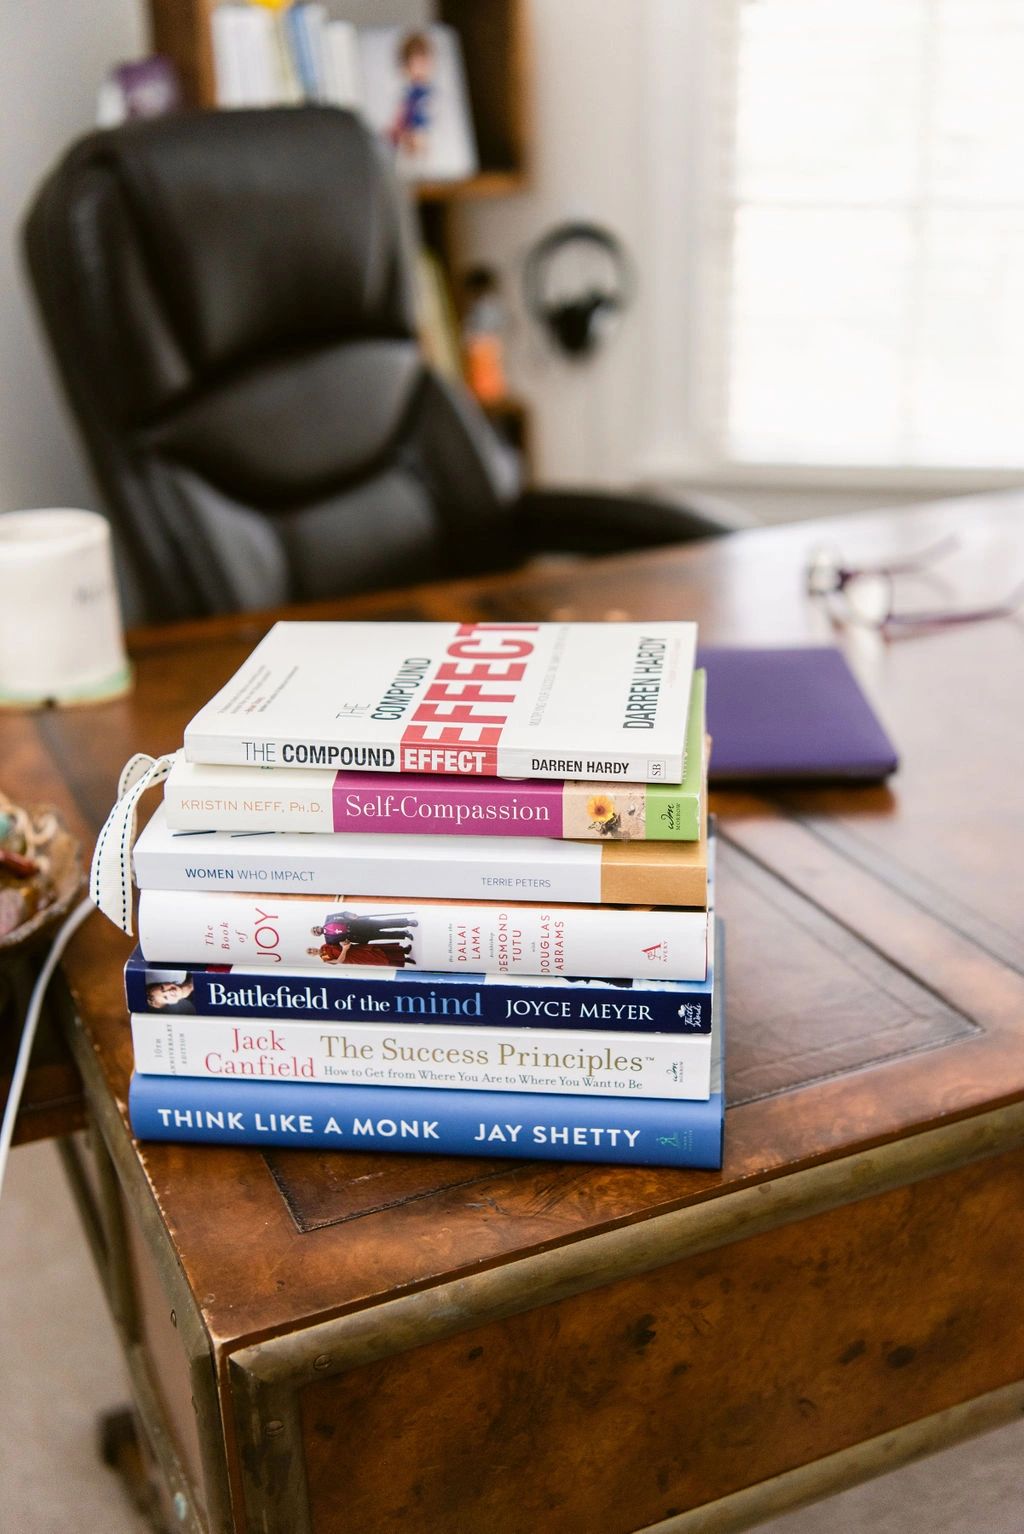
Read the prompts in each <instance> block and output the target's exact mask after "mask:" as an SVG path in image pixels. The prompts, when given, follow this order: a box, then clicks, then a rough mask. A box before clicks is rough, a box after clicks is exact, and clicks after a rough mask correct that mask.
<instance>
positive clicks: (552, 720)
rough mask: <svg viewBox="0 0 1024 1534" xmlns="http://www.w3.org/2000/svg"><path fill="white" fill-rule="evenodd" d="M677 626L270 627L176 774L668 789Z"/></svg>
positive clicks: (680, 703) (192, 736)
mask: <svg viewBox="0 0 1024 1534" xmlns="http://www.w3.org/2000/svg"><path fill="white" fill-rule="evenodd" d="M696 644H697V628H696V624H693V623H289V622H282V623H277V624H275V625H274V627H273V628H272V629H271V630H270V632H269V633H268V634H267V636H266V638H265V639H263V640H262V641H261V642H260V643H259V644H258V645H257V646H256V648H255V650H254V651H253V652H252V654H251V655H250V656H249V658H248V660H247V661H246V662H245V664H244V665H243V666H241V667H240V668H239V670H238V671H237V672H236V673H235V675H234V676H233V677H232V678H231V680H230V681H229V682H228V683H227V684H226V686H224V687H222V688H221V690H220V692H218V693H217V694H216V696H215V697H213V698H212V699H211V700H210V702H209V703H207V704H206V705H205V707H204V708H201V709H200V711H199V713H198V714H196V716H195V718H194V719H193V720H192V721H191V723H190V724H189V725H188V726H187V728H186V730H185V756H186V759H187V760H188V761H190V762H211V763H223V764H225V765H227V766H234V765H237V764H239V763H245V764H248V765H251V766H263V767H266V766H275V767H322V768H326V769H330V770H335V771H338V770H340V771H361V772H365V771H368V770H369V771H374V772H417V773H421V772H432V773H433V772H436V773H449V774H455V775H459V776H472V777H510V778H583V779H595V780H600V781H615V780H621V781H622V782H637V783H678V782H679V781H680V780H681V779H682V777H683V774H684V767H685V744H684V743H685V738H686V719H687V711H688V707H689V699H690V689H691V685H692V681H693V670H694V659H695V654H696Z"/></svg>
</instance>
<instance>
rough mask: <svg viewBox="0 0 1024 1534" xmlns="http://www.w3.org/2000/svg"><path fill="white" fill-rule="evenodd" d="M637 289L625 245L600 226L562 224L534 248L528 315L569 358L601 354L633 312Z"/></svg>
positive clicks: (527, 279) (528, 270)
mask: <svg viewBox="0 0 1024 1534" xmlns="http://www.w3.org/2000/svg"><path fill="white" fill-rule="evenodd" d="M592 272H593V275H591V273H592ZM635 285H636V284H635V279H634V275H633V266H632V262H631V261H630V259H629V257H628V255H627V254H626V250H625V247H624V246H623V244H622V242H621V240H619V239H617V238H616V236H615V235H614V234H612V232H611V230H609V229H603V228H602V227H601V226H600V225H599V224H587V223H568V224H558V225H557V226H556V227H555V228H554V229H551V230H549V231H548V233H547V234H544V235H542V236H541V238H540V239H539V240H538V241H537V243H536V244H535V245H534V246H533V247H532V248H531V249H530V251H529V252H528V254H527V257H526V263H525V265H524V267H523V297H524V299H525V301H526V308H527V311H528V312H529V314H530V315H531V317H532V318H533V319H534V320H536V322H537V324H538V325H539V326H540V327H541V329H542V330H543V331H544V332H545V333H546V335H547V337H548V339H549V341H551V343H552V345H554V346H555V347H556V348H557V349H558V350H559V351H560V352H562V353H563V354H564V355H565V356H567V357H575V358H582V357H587V356H590V355H591V354H592V353H593V352H594V351H596V349H597V347H598V345H599V344H600V342H601V341H602V340H603V339H604V337H605V335H606V334H607V333H608V330H609V329H610V327H611V323H612V321H613V320H614V319H615V318H616V316H618V315H619V314H622V313H623V312H624V310H626V309H627V308H628V307H629V304H630V302H631V301H632V298H633V291H634V288H635Z"/></svg>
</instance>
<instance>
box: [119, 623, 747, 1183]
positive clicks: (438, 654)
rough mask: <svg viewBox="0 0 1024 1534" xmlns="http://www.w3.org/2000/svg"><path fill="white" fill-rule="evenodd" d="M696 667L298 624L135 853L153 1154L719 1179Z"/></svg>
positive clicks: (493, 632)
mask: <svg viewBox="0 0 1024 1534" xmlns="http://www.w3.org/2000/svg"><path fill="white" fill-rule="evenodd" d="M695 647H696V631H695V627H694V625H693V624H688V623H651V624H626V623H623V624H520V623H508V624H503V623H467V624H443V623H431V624H422V623H394V624H372V623H368V624H359V623H279V624H277V625H276V626H275V627H274V628H273V629H272V630H271V632H270V633H269V634H268V635H267V637H266V638H265V639H264V640H263V641H262V642H261V643H260V644H259V645H258V646H257V648H256V649H255V651H254V652H253V654H252V655H251V656H250V657H249V659H248V661H247V662H246V663H245V664H244V665H243V666H242V667H241V669H240V670H239V671H238V672H237V673H236V675H235V676H234V677H233V678H232V679H231V681H230V682H229V683H228V684H227V685H226V686H225V687H224V688H222V689H221V691H220V692H219V693H217V695H216V696H215V697H214V698H213V699H212V700H211V701H210V703H208V704H207V705H206V706H205V707H204V708H203V709H202V710H201V711H200V712H199V714H197V715H196V717H195V718H194V719H193V720H192V722H191V724H190V725H189V726H188V728H187V730H186V732H185V742H184V753H183V755H182V757H180V758H179V760H178V761H177V762H176V763H175V765H174V767H173V768H172V770H171V773H170V776H169V777H168V778H167V780H166V784H165V793H164V803H163V804H162V805H161V806H160V807H159V808H158V810H157V811H156V813H155V814H154V816H153V818H152V820H151V821H150V823H149V825H148V826H147V827H146V829H145V830H144V832H143V833H142V835H141V836H140V838H139V840H138V842H137V844H136V847H135V852H134V859H135V876H136V882H137V884H138V886H139V889H140V896H139V948H138V949H137V950H136V952H135V953H134V954H133V955H132V957H131V959H130V960H129V962H128V965H127V970H126V977H125V979H126V989H127V998H128V1005H129V1010H130V1012H131V1015H132V1031H133V1040H134V1048H135V1075H134V1078H133V1081H132V1087H131V1093H130V1112H131V1121H132V1126H133V1129H134V1131H135V1133H136V1134H137V1135H138V1137H139V1138H140V1139H167V1140H193V1141H225V1142H234V1143H239V1144H262V1145H288V1146H304V1147H307V1148H323V1147H333V1148H337V1149H339V1150H344V1149H356V1150H403V1151H420V1152H435V1153H443V1154H449V1155H451V1154H459V1155H470V1154H476V1155H486V1156H502V1155H504V1156H518V1157H528V1156H534V1157H548V1158H551V1159H574V1160H580V1161H608V1162H625V1163H633V1164H641V1165H678V1166H703V1167H717V1166H719V1165H720V1164H721V1144H722V1110H723V1099H722V1089H721V1068H722V1065H721V1045H722V1011H723V1007H722V994H723V953H722V935H721V931H720V924H719V926H718V928H717V930H716V923H715V921H714V916H713V910H712V906H713V901H712V898H711V877H710V876H711V865H712V853H713V837H709V834H708V823H707V795H706V785H707V766H708V742H707V737H706V733H705V681H704V676H703V673H702V672H700V671H698V670H696V669H695ZM332 891H344V893H340V894H339V893H330V892H332Z"/></svg>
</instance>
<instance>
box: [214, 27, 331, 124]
mask: <svg viewBox="0 0 1024 1534" xmlns="http://www.w3.org/2000/svg"><path fill="white" fill-rule="evenodd" d="M210 34H211V41H212V45H213V62H214V82H215V89H216V96H217V105H218V106H221V107H265V106H288V105H293V104H295V103H297V102H299V101H322V102H328V103H330V104H331V105H333V106H341V107H350V108H358V107H359V105H360V103H361V100H362V86H361V80H360V72H359V57H358V54H359V49H358V43H357V40H356V29H355V27H354V26H353V25H352V24H351V22H346V21H336V20H332V19H331V18H329V16H328V14H327V10H326V7H325V6H324V5H322V4H320V3H319V0H299V3H298V4H294V5H288V6H285V7H283V8H274V7H271V6H268V5H262V4H258V3H255V0H247V3H241V0H229V3H226V4H221V5H216V6H214V8H213V10H212V11H211V14H210Z"/></svg>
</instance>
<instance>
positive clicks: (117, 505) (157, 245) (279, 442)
mask: <svg viewBox="0 0 1024 1534" xmlns="http://www.w3.org/2000/svg"><path fill="white" fill-rule="evenodd" d="M25 245H26V253H27V257H28V265H29V270H30V274H31V277H32V281H33V284H34V286H35V289H36V294H37V298H38V301H39V305H40V309H41V311H42V315H43V319H44V322H45V325H46V328H47V330H48V333H49V336H50V340H51V344H52V347H53V350H54V353H55V355H56V359H57V364H58V368H59V371H60V374H61V377H62V380H63V383H64V387H65V390H66V392H67V395H68V398H69V400H70V403H71V406H72V409H73V411H74V413H75V415H76V417H77V419H78V422H79V425H80V428H81V430H82V433H83V436H84V438H85V442H86V446H87V448H88V451H89V454H90V457H91V459H92V462H93V466H94V469H95V471H96V474H97V477H98V480H99V483H100V487H101V490H102V491H103V494H104V496H105V498H106V501H107V505H108V510H109V513H110V516H111V521H112V523H113V525H114V528H115V531H116V533H117V534H118V535H119V542H120V544H121V548H122V554H123V555H124V556H125V557H126V558H127V560H128V562H129V564H130V565H131V567H132V570H133V574H134V575H135V577H136V579H137V581H138V584H139V586H140V589H141V591H142V593H143V597H144V600H145V603H146V609H147V616H149V617H151V618H160V619H166V618H174V617H185V616H191V615H196V614H201V613H208V612H220V611H231V610H238V609H248V608H256V607H265V606H270V605H273V604H275V603H280V602H283V601H290V600H303V599H307V598H316V597H321V596H332V595H339V594H343V593H346V592H351V591H357V590H361V589H370V588H373V587H381V586H385V585H399V584H402V583H404V582H406V581H409V580H411V579H414V578H417V579H425V578H428V577H430V576H432V575H437V574H441V573H448V572H451V571H456V570H460V569H474V568H482V567H484V566H485V565H486V564H489V563H494V564H500V563H502V562H504V553H505V542H506V540H507V542H508V543H510V542H511V538H510V534H509V532H508V528H507V524H508V515H507V503H508V499H509V493H510V488H511V487H510V486H509V485H508V483H507V473H506V474H505V477H504V479H503V465H502V461H501V455H500V452H499V450H498V448H497V445H496V443H495V441H494V439H493V437H492V436H491V434H490V431H489V428H488V427H487V424H486V422H485V421H484V420H483V418H482V416H481V415H480V414H479V412H478V411H477V410H476V407H475V405H474V404H473V403H472V402H471V401H470V400H469V399H468V398H463V397H462V396H461V395H459V394H457V393H456V392H455V391H453V390H451V389H449V388H448V387H447V386H446V385H445V384H444V383H443V382H442V381H441V380H440V379H438V378H437V377H435V376H434V375H433V374H432V373H430V372H429V370H428V369H426V368H425V367H424V365H423V361H422V358H421V355H420V351H419V348H418V346H417V343H416V341H415V338H414V330H413V323H412V316H411V311H410V299H409V283H408V272H407V266H408V263H407V260H406V255H405V248H404V244H403V239H402V228H401V216H400V208H399V204H398V200H397V195H396V190H395V187H394V184H393V182H392V178H391V175H390V172H389V169H388V167H387V166H386V164H385V163H384V161H383V158H382V152H381V150H380V149H379V147H378V145H377V143H376V141H375V140H374V139H373V137H372V136H371V135H370V133H369V132H368V131H367V130H366V129H365V128H364V127H363V126H362V125H361V124H360V123H359V122H358V121H357V120H356V119H355V118H353V117H352V116H351V115H350V114H348V113H345V112H341V111H337V110H334V109H332V108H321V107H304V108H283V109H276V110H275V109H272V110H261V111H251V112H250V111H232V112H200V113H191V114H185V115H182V116H178V117H168V118H162V119H158V120H156V121H152V122H145V123H133V124H127V125H125V126H123V127H120V128H115V129H113V130H111V131H108V132H103V133H96V134H92V135H90V136H89V137H88V138H86V139H84V140H83V141H81V142H80V143H79V144H78V145H77V146H75V147H74V148H73V149H72V150H71V151H70V152H69V153H68V154H67V155H66V157H65V158H64V159H63V161H62V162H61V163H60V164H59V165H58V166H57V168H56V169H55V170H54V171H53V172H52V174H51V175H50V177H49V178H48V180H47V181H46V182H45V183H44V185H43V186H42V187H41V189H40V191H39V192H38V194H37V196H36V199H35V201H34V203H33V206H32V208H31V209H30V211H29V214H28V217H27V220H26V225H25Z"/></svg>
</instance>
